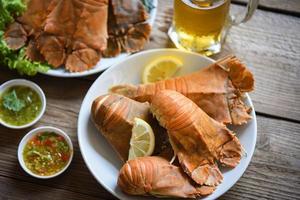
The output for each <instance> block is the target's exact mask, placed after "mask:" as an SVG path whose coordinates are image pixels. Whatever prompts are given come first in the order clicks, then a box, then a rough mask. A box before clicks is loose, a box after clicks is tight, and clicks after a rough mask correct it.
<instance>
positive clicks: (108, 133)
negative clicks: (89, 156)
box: [91, 56, 254, 198]
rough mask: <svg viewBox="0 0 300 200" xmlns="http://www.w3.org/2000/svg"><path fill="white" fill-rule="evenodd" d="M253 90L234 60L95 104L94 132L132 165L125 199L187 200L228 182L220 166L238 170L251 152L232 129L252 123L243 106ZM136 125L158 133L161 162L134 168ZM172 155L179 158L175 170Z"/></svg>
mask: <svg viewBox="0 0 300 200" xmlns="http://www.w3.org/2000/svg"><path fill="white" fill-rule="evenodd" d="M253 89H254V78H253V75H252V73H251V72H250V71H249V70H248V69H247V68H246V66H245V65H244V64H242V63H241V61H240V60H238V59H237V58H236V57H234V56H229V57H226V58H224V59H221V60H219V61H217V62H216V63H214V64H212V65H209V66H207V67H205V68H202V69H201V70H199V71H197V72H194V73H192V74H188V75H184V76H180V77H175V78H171V79H168V80H163V81H159V82H155V83H150V84H142V85H137V86H135V85H127V84H125V85H117V86H114V87H112V88H111V89H110V93H109V94H106V95H102V96H100V97H98V98H97V99H95V100H94V102H93V104H92V108H91V111H92V112H91V113H92V119H93V121H94V124H95V125H96V127H97V128H98V130H99V131H100V132H101V133H102V134H103V135H104V136H105V138H106V139H107V140H108V141H109V143H110V144H111V145H112V147H113V148H114V149H115V151H116V152H117V153H118V155H119V156H120V158H121V159H122V160H123V161H124V162H125V164H124V166H123V167H122V168H121V170H120V174H119V178H118V185H119V187H120V188H121V189H122V191H123V192H125V193H127V194H131V195H154V196H169V197H182V198H196V197H199V196H205V195H209V194H211V193H212V192H213V191H214V190H215V188H216V186H217V185H218V184H220V183H221V182H222V180H223V175H222V173H221V171H220V169H219V166H220V165H221V166H226V167H230V168H234V167H236V166H237V165H238V164H239V162H240V160H241V158H242V155H243V147H242V145H241V143H240V142H239V139H238V138H237V136H236V135H235V134H234V133H233V132H232V131H231V130H229V129H228V128H227V127H226V125H228V124H233V125H242V124H245V123H247V121H248V120H250V119H251V116H250V112H251V108H250V107H248V106H247V105H246V104H245V103H244V102H243V98H244V94H245V92H250V91H252V90H253ZM153 116H154V117H153ZM135 117H139V118H142V119H144V120H145V121H147V122H148V123H149V124H150V125H151V126H152V128H153V129H154V130H155V131H154V132H155V137H156V146H155V151H154V154H153V156H147V157H138V158H135V159H133V160H128V161H127V158H128V152H129V148H130V144H129V142H130V138H131V134H132V132H131V131H132V127H133V120H134V118H135ZM170 152H171V153H172V152H174V155H176V157H177V159H176V160H175V162H173V163H171V162H169V159H170ZM171 157H172V155H171Z"/></svg>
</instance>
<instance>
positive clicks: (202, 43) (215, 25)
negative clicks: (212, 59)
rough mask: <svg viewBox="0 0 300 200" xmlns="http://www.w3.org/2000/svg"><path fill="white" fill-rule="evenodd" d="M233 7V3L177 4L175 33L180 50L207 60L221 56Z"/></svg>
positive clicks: (199, 0) (195, 0)
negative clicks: (216, 55) (231, 6)
mask: <svg viewBox="0 0 300 200" xmlns="http://www.w3.org/2000/svg"><path fill="white" fill-rule="evenodd" d="M229 7H230V0H174V18H173V27H172V29H173V30H172V31H173V32H174V33H175V34H176V39H177V40H178V41H177V43H178V44H179V46H180V47H182V48H184V49H187V50H190V51H194V52H199V53H202V54H205V55H207V56H209V55H212V54H214V53H217V52H219V51H220V48H221V42H222V39H223V36H224V34H225V32H226V30H227V28H228V27H227V25H228V24H229V23H228V18H229ZM171 34H172V33H171Z"/></svg>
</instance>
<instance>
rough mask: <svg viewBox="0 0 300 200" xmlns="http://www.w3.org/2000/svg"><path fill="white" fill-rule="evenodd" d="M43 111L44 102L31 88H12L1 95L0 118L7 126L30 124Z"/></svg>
mask: <svg viewBox="0 0 300 200" xmlns="http://www.w3.org/2000/svg"><path fill="white" fill-rule="evenodd" d="M41 110H42V100H41V98H40V96H39V95H38V93H37V92H36V91H35V90H33V89H31V88H30V87H26V86H12V87H10V88H8V89H7V90H5V91H4V92H3V93H2V94H1V95H0V118H1V120H2V121H4V122H5V123H7V124H10V125H14V126H22V125H25V124H29V123H30V122H32V121H33V120H34V119H35V118H36V117H37V116H38V115H39V114H40V112H41Z"/></svg>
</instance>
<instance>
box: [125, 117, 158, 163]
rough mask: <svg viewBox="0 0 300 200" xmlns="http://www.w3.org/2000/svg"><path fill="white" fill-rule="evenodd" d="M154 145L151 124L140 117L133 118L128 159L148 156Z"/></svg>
mask: <svg viewBox="0 0 300 200" xmlns="http://www.w3.org/2000/svg"><path fill="white" fill-rule="evenodd" d="M154 146H155V136H154V133H153V130H152V128H151V126H150V125H149V124H148V123H147V122H145V121H144V120H142V119H140V118H134V124H133V128H132V135H131V139H130V149H129V156H128V159H129V160H131V159H134V158H136V157H142V156H150V155H151V154H152V153H153V151H154Z"/></svg>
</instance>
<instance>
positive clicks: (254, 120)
mask: <svg viewBox="0 0 300 200" xmlns="http://www.w3.org/2000/svg"><path fill="white" fill-rule="evenodd" d="M160 51H169V52H182V53H187V54H193V55H196V56H200V57H202V59H206V60H208V61H210V62H216V61H215V60H214V59H212V58H209V57H206V56H203V55H201V54H198V53H194V52H189V51H186V50H181V49H176V48H159V49H150V50H144V51H140V52H138V53H135V54H133V55H130V56H127V57H126V58H125V59H123V60H121V61H120V62H117V63H115V64H113V65H112V66H111V67H110V68H109V69H107V70H106V71H104V72H103V73H102V74H100V75H99V76H98V78H97V79H96V80H95V81H94V83H93V84H92V85H91V86H90V88H89V89H88V91H87V93H86V95H85V97H84V99H83V101H82V103H81V106H80V111H79V114H78V121H77V139H78V144H79V149H80V153H81V156H82V158H83V160H84V163H85V165H86V166H87V168H88V169H89V171H90V173H91V174H92V175H93V177H94V179H96V181H97V182H98V183H99V184H100V185H101V186H102V187H103V188H105V190H106V191H108V192H109V193H111V194H112V195H113V196H114V197H116V198H118V199H121V200H122V198H120V197H119V196H118V195H117V193H115V192H114V191H113V190H112V189H111V188H110V187H108V186H107V185H106V184H104V183H102V181H101V180H98V179H97V178H96V175H95V174H94V172H93V170H92V169H91V168H92V167H91V166H90V164H89V163H88V162H87V158H86V156H85V154H84V153H83V150H82V145H83V144H82V143H81V139H80V137H81V134H80V133H79V130H80V128H79V127H80V121H82V120H80V119H81V117H80V116H82V114H81V113H82V112H84V111H83V110H84V108H83V106H82V105H84V104H85V103H86V101H87V96H88V94H89V93H90V91H91V90H92V88H93V86H94V84H95V83H96V82H97V80H98V79H100V78H101V77H102V76H106V74H109V73H110V71H112V70H113V69H114V68H116V66H118V65H119V64H120V63H121V62H125V61H126V60H128V59H134V58H135V57H137V56H141V55H143V54H148V53H152V52H160ZM245 97H246V99H247V100H248V101H249V105H250V106H251V109H252V112H253V118H252V120H253V126H254V127H253V128H254V131H253V132H254V133H253V134H254V139H253V143H254V145H253V146H252V147H251V149H250V152H247V157H248V156H249V161H247V162H246V163H245V165H244V166H243V169H242V171H243V172H242V173H241V174H239V176H237V177H238V178H237V179H236V181H233V182H232V183H230V184H228V185H227V186H225V189H224V191H222V192H220V194H219V195H217V196H216V197H215V199H217V198H219V197H220V196H222V195H224V194H225V193H226V192H228V190H229V189H230V188H232V187H233V186H234V185H235V184H236V183H237V181H238V180H240V178H241V177H242V176H243V175H244V173H245V172H246V169H247V168H248V166H249V164H250V162H251V161H252V158H253V155H254V151H255V147H256V143H257V117H256V112H255V108H254V105H253V102H252V99H251V98H250V96H249V94H248V93H245ZM206 197H209V195H208V196H205V197H200V198H196V199H197V200H201V199H204V198H206Z"/></svg>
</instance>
